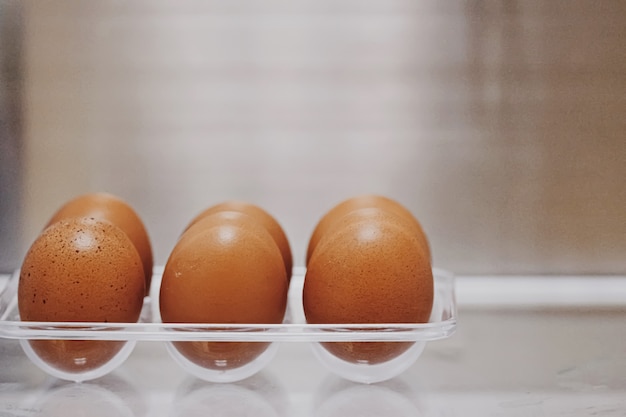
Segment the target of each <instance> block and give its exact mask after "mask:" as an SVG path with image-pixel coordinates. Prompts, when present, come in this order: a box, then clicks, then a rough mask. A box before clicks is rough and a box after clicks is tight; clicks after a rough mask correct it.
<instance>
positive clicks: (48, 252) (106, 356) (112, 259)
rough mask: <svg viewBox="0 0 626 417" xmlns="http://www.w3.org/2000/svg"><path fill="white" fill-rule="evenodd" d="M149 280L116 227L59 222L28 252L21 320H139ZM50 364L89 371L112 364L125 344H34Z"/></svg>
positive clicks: (100, 222) (83, 221) (20, 300)
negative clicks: (146, 281) (146, 284)
mask: <svg viewBox="0 0 626 417" xmlns="http://www.w3.org/2000/svg"><path fill="white" fill-rule="evenodd" d="M144 292H145V281H144V275H143V267H142V264H141V258H140V257H139V254H138V252H137V250H136V249H135V246H134V245H133V243H132V242H131V241H130V239H129V238H128V236H127V235H126V234H125V233H124V232H123V231H122V230H121V229H120V228H118V227H117V226H115V225H113V224H111V223H109V222H106V221H103V220H96V219H93V218H71V219H67V220H60V221H58V222H56V223H54V224H52V225H51V226H49V227H48V228H46V229H45V230H44V231H43V232H42V233H41V234H40V235H39V237H38V238H37V239H36V240H35V241H34V242H33V244H32V246H31V247H30V249H29V250H28V252H27V254H26V256H25V258H24V261H23V263H22V267H21V270H20V277H19V283H18V291H17V300H18V310H19V313H20V319H21V320H23V321H43V322H101V323H107V322H110V323H113V322H136V321H137V320H138V319H139V315H140V313H141V308H142V306H143V296H144ZM30 344H31V346H32V347H33V350H35V352H36V353H37V354H38V355H39V356H40V357H41V358H42V359H43V360H45V361H46V362H47V363H48V364H50V365H51V366H53V367H55V368H57V369H60V370H63V371H67V372H85V371H89V370H92V369H96V368H98V367H100V366H102V365H103V364H105V363H106V362H108V361H109V360H110V359H111V358H112V357H113V356H115V354H116V353H117V352H118V351H119V350H120V349H121V348H122V346H123V345H124V342H118V341H88V340H33V341H31V342H30Z"/></svg>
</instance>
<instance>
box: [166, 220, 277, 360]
mask: <svg viewBox="0 0 626 417" xmlns="http://www.w3.org/2000/svg"><path fill="white" fill-rule="evenodd" d="M287 289H288V280H287V275H286V271H285V266H284V263H283V258H282V256H281V252H280V250H279V249H278V245H277V244H276V242H275V241H274V239H273V238H272V236H271V235H270V233H269V232H268V231H267V230H266V229H265V228H264V227H263V226H262V225H261V224H260V223H259V222H258V221H256V220H255V219H254V218H253V217H251V216H249V215H247V214H244V213H240V212H235V211H220V212H217V213H214V214H211V215H208V216H206V217H205V218H203V219H201V220H199V221H197V222H196V223H195V224H194V225H193V226H191V227H190V228H189V229H188V230H187V231H186V232H185V233H183V235H182V236H181V237H180V239H179V241H178V242H177V243H176V246H175V247H174V249H173V250H172V252H171V254H170V256H169V259H168V261H167V263H166V265H165V269H164V271H163V278H162V282H161V289H160V297H159V303H160V305H159V307H160V312H161V319H162V321H163V322H164V323H204V324H211V323H240V324H241V323H281V322H282V321H283V318H284V315H285V309H286V304H287ZM174 346H175V347H176V349H178V351H179V352H180V353H182V354H183V355H184V356H185V357H186V358H187V359H189V360H190V361H192V362H194V363H196V364H197V365H200V366H203V367H205V368H210V369H232V368H238V367H240V366H242V365H245V364H246V363H249V362H250V361H252V360H254V359H255V358H256V357H258V355H260V354H261V353H262V352H263V351H264V350H265V349H266V348H267V344H266V343H255V342H175V343H174Z"/></svg>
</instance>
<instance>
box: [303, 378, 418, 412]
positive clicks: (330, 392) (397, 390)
mask: <svg viewBox="0 0 626 417" xmlns="http://www.w3.org/2000/svg"><path fill="white" fill-rule="evenodd" d="M316 397H317V398H316V401H315V410H314V413H313V415H314V416H315V417H345V416H362V417H368V416H385V417H409V416H411V417H415V416H420V415H422V414H423V413H422V410H421V407H420V404H419V402H418V401H417V398H416V396H415V395H414V393H413V392H412V390H411V389H410V387H409V386H408V385H407V384H405V383H404V382H402V381H400V380H397V379H395V380H393V381H387V382H385V383H381V384H376V385H362V384H355V383H352V382H349V381H345V380H342V379H338V378H335V377H333V378H330V379H329V380H327V381H325V383H324V384H323V385H322V386H321V389H320V390H319V391H318V393H317V395H316Z"/></svg>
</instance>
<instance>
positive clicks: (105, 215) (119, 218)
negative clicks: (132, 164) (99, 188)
mask: <svg viewBox="0 0 626 417" xmlns="http://www.w3.org/2000/svg"><path fill="white" fill-rule="evenodd" d="M72 217H93V218H96V219H103V220H107V221H109V222H111V223H113V224H114V225H116V226H117V227H119V228H120V229H122V230H123V231H124V233H126V234H127V235H128V237H129V238H130V240H131V241H132V242H133V244H134V245H135V248H136V249H137V251H138V252H139V256H140V257H141V264H142V266H143V271H144V279H145V283H146V285H145V286H146V295H147V294H148V293H149V291H150V284H151V281H152V266H153V258H152V246H151V244H150V238H149V236H148V232H147V230H146V228H145V226H144V224H143V222H142V221H141V218H140V217H139V215H138V214H137V212H136V211H135V210H134V209H133V208H132V207H131V206H130V205H129V204H128V203H127V202H125V201H124V200H122V199H120V198H119V197H116V196H114V195H112V194H108V193H90V194H84V195H81V196H78V197H76V198H73V199H72V200H70V201H68V202H66V203H65V204H64V205H63V206H62V207H61V208H59V210H58V211H57V212H56V213H55V214H54V215H53V216H52V218H51V219H50V220H49V221H48V224H47V226H49V225H51V224H53V223H56V222H57V221H59V220H63V219H68V218H72Z"/></svg>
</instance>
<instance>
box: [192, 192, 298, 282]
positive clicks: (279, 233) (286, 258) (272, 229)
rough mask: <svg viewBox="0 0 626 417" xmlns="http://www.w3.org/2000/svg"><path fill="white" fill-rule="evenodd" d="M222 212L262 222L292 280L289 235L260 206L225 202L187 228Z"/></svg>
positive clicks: (205, 211) (201, 214)
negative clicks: (237, 214)
mask: <svg viewBox="0 0 626 417" xmlns="http://www.w3.org/2000/svg"><path fill="white" fill-rule="evenodd" d="M220 211H237V212H240V213H245V214H247V215H249V216H252V217H253V218H254V219H256V220H257V221H259V222H261V224H262V225H263V226H264V227H265V228H266V229H267V231H268V232H269V233H270V235H272V237H273V238H274V241H275V242H276V244H277V245H278V249H280V253H281V254H282V257H283V262H284V263H285V270H286V272H287V279H291V272H292V268H293V259H292V255H291V248H290V246H289V240H288V239H287V235H286V234H285V231H284V230H283V228H282V227H281V226H280V224H279V223H278V221H277V220H276V219H275V218H274V217H272V215H271V214H269V213H268V212H267V211H265V210H263V209H262V208H261V207H259V206H255V205H254V204H250V203H246V202H243V201H225V202H223V203H220V204H217V205H215V206H212V207H209V208H208V209H206V210H204V211H203V212H201V213H200V214H198V215H197V216H196V217H194V219H193V220H192V221H191V222H190V223H189V225H188V226H187V229H189V228H190V227H191V226H192V225H194V224H196V223H197V222H198V221H199V220H201V219H203V218H205V217H207V216H210V215H211V214H214V213H218V212H220ZM187 229H185V230H187Z"/></svg>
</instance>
